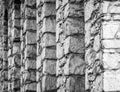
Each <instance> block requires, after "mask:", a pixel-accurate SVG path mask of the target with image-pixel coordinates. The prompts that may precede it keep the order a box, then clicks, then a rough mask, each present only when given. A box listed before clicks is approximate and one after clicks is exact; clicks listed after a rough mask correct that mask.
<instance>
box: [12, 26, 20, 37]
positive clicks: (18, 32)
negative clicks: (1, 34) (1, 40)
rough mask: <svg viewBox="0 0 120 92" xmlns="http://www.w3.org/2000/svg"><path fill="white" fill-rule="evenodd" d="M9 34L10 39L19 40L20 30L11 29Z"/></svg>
mask: <svg viewBox="0 0 120 92" xmlns="http://www.w3.org/2000/svg"><path fill="white" fill-rule="evenodd" d="M11 34H12V39H15V38H19V37H20V30H19V29H17V28H13V29H12V30H11Z"/></svg>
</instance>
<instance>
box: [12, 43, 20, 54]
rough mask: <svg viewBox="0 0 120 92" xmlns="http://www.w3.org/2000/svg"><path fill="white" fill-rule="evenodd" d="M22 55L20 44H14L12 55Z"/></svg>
mask: <svg viewBox="0 0 120 92" xmlns="http://www.w3.org/2000/svg"><path fill="white" fill-rule="evenodd" d="M17 53H20V42H15V43H13V51H12V54H17Z"/></svg>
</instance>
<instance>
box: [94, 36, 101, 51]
mask: <svg viewBox="0 0 120 92" xmlns="http://www.w3.org/2000/svg"><path fill="white" fill-rule="evenodd" d="M100 48H101V43H100V35H99V34H98V35H96V36H95V38H94V43H93V49H94V50H95V51H98V50H100Z"/></svg>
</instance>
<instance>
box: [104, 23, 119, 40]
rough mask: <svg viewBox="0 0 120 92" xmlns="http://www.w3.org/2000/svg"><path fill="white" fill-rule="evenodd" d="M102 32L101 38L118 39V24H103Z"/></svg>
mask: <svg viewBox="0 0 120 92" xmlns="http://www.w3.org/2000/svg"><path fill="white" fill-rule="evenodd" d="M102 25H103V30H102V33H103V34H102V38H104V39H110V38H120V31H119V28H120V23H119V22H116V21H110V22H104V23H103V24H102Z"/></svg>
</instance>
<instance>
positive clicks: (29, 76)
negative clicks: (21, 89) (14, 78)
mask: <svg viewBox="0 0 120 92" xmlns="http://www.w3.org/2000/svg"><path fill="white" fill-rule="evenodd" d="M24 80H25V83H27V82H35V81H36V72H35V71H34V70H31V71H26V72H25V76H24Z"/></svg>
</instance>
